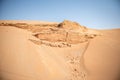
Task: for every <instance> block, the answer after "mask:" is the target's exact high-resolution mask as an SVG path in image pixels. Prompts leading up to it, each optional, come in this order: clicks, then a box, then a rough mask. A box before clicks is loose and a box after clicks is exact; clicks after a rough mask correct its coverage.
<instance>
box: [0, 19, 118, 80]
mask: <svg viewBox="0 0 120 80" xmlns="http://www.w3.org/2000/svg"><path fill="white" fill-rule="evenodd" d="M119 35H120V29H115V30H93V29H88V28H87V27H85V26H82V25H79V24H78V23H76V22H72V21H68V20H65V21H63V22H61V23H55V22H54V23H52V22H39V21H5V20H4V21H3V20H2V21H0V80H119V79H120V77H119V74H120V62H119V59H120V42H119V41H120V37H119Z"/></svg>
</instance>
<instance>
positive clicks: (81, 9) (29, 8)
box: [0, 0, 120, 29]
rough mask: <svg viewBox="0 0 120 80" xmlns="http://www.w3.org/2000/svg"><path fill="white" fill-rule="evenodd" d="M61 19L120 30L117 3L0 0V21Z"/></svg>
mask: <svg viewBox="0 0 120 80" xmlns="http://www.w3.org/2000/svg"><path fill="white" fill-rule="evenodd" d="M64 19H68V20H72V21H76V22H78V23H80V24H82V25H85V26H87V27H89V28H96V29H110V28H120V0H0V20H40V21H51V22H61V21H63V20H64Z"/></svg>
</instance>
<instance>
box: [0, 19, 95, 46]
mask: <svg viewBox="0 0 120 80" xmlns="http://www.w3.org/2000/svg"><path fill="white" fill-rule="evenodd" d="M0 26H14V27H18V28H22V29H26V30H29V31H31V32H32V33H34V35H33V36H35V37H37V38H38V39H39V40H40V41H33V40H31V41H33V42H34V43H36V44H45V45H48V44H49V45H51V46H52V47H53V46H66V44H67V45H72V44H78V43H82V42H86V41H88V40H90V39H92V38H94V37H95V36H96V34H91V33H89V32H88V29H87V28H86V27H85V26H82V25H80V24H78V23H77V22H72V21H69V20H64V21H63V22H61V23H59V24H57V23H56V24H27V23H14V24H13V23H0ZM54 44H55V45H54ZM57 44H58V45H57ZM64 44H65V45H64Z"/></svg>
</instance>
